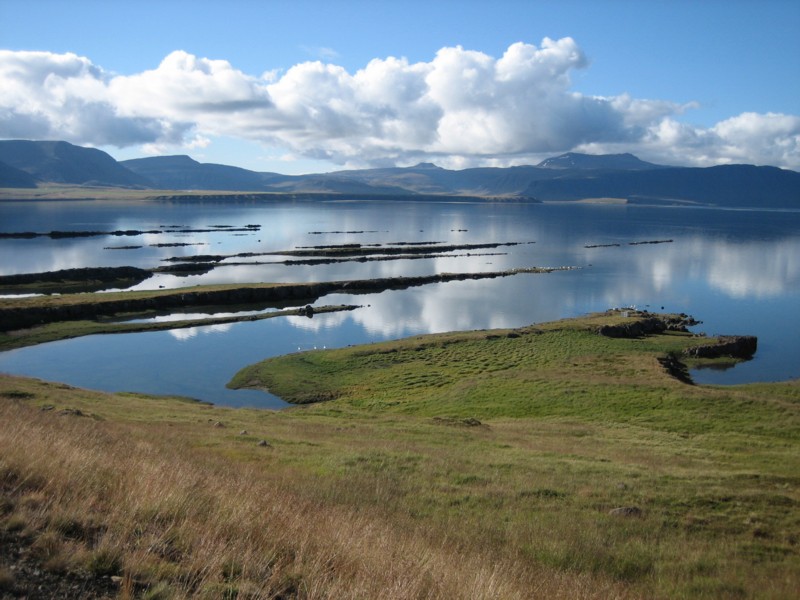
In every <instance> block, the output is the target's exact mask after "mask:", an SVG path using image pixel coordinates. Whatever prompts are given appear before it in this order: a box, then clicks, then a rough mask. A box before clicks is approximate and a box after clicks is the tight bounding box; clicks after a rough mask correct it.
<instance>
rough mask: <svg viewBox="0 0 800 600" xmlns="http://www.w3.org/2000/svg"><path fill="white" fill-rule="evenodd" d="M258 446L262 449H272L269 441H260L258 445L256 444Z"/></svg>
mask: <svg viewBox="0 0 800 600" xmlns="http://www.w3.org/2000/svg"><path fill="white" fill-rule="evenodd" d="M256 446H258V447H260V448H270V447H271V445H270V443H269V442H268V441H267V440H258V443H257V444H256Z"/></svg>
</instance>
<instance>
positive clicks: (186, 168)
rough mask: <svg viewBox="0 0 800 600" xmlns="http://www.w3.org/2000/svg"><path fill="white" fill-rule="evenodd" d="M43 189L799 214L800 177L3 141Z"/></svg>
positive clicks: (579, 160)
mask: <svg viewBox="0 0 800 600" xmlns="http://www.w3.org/2000/svg"><path fill="white" fill-rule="evenodd" d="M41 183H67V184H75V185H85V186H88V185H103V186H112V187H123V188H126V187H127V188H137V189H159V190H179V191H187V192H192V191H231V192H253V193H281V194H305V195H312V196H313V195H314V194H324V195H326V196H331V195H334V196H336V195H341V196H347V195H348V194H350V195H353V196H357V197H359V198H365V197H370V196H374V197H376V198H380V197H392V198H393V199H397V198H402V197H407V198H409V199H414V198H415V197H416V198H417V199H420V200H422V199H430V198H435V197H436V196H448V197H453V196H469V197H487V198H500V197H502V198H508V199H516V200H523V201H524V200H532V199H537V200H540V201H576V200H585V199H593V198H615V199H619V200H621V201H625V202H628V203H632V204H641V203H648V204H653V203H655V204H685V205H705V206H719V207H734V208H744V207H750V208H800V173H798V172H796V171H791V170H787V169H779V168H777V167H768V166H755V165H719V166H714V167H674V166H666V165H658V164H654V163H649V162H646V161H643V160H641V159H639V158H638V157H636V156H634V155H633V154H628V153H625V154H605V155H590V154H580V153H576V152H567V153H564V154H561V155H559V156H554V157H551V158H548V159H545V160H543V161H542V162H540V163H539V164H538V165H521V166H515V167H477V168H469V169H462V170H458V171H455V170H450V169H445V168H442V167H439V166H437V165H435V164H433V163H430V162H422V163H419V164H416V165H414V166H410V167H382V168H372V169H349V170H342V171H333V172H330V173H315V174H308V175H282V174H280V173H272V172H258V171H251V170H248V169H244V168H241V167H235V166H229V165H221V164H216V163H201V162H198V161H197V160H195V159H193V158H191V157H190V156H188V155H182V154H181V155H168V156H154V157H146V158H137V159H131V160H124V161H116V160H114V158H112V157H111V156H110V155H108V154H107V153H105V152H102V151H101V150H97V149H94V148H83V147H81V146H74V145H72V144H69V143H67V142H59V141H42V142H37V141H29V140H5V141H2V140H0V187H7V188H9V187H15V188H23V187H34V186H36V185H37V184H41Z"/></svg>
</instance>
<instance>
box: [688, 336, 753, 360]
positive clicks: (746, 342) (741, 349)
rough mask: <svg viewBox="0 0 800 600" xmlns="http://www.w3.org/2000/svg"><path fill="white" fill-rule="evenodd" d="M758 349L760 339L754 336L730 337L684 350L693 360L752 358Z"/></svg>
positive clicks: (723, 337) (722, 337)
mask: <svg viewBox="0 0 800 600" xmlns="http://www.w3.org/2000/svg"><path fill="white" fill-rule="evenodd" d="M757 348H758V338H757V337H756V336H754V335H728V336H721V337H719V338H717V343H715V344H707V345H703V346H695V347H693V348H687V349H686V350H684V354H686V355H687V356H691V357H693V358H720V357H723V356H729V357H731V358H742V359H749V358H752V356H753V354H755V353H756V349H757Z"/></svg>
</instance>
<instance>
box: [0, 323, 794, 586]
mask: <svg viewBox="0 0 800 600" xmlns="http://www.w3.org/2000/svg"><path fill="white" fill-rule="evenodd" d="M659 322H660V323H662V324H663V327H662V326H657V325H653V324H655V323H659ZM646 323H650V325H646V326H645V325H640V324H646ZM685 324H686V316H685V315H684V316H680V315H670V316H661V315H653V314H652V313H641V312H633V311H615V312H610V313H603V314H595V315H590V316H587V317H584V318H579V319H571V320H566V321H559V322H554V323H542V324H538V325H536V326H531V327H527V328H522V329H502V330H492V331H475V332H453V333H447V334H437V335H432V336H422V337H414V338H409V339H404V340H398V341H395V342H386V343H382V344H370V345H367V346H354V347H352V348H343V349H337V350H328V351H316V352H313V351H312V352H303V353H297V354H292V355H288V356H286V357H280V358H274V359H270V360H268V361H266V362H264V363H260V364H258V365H254V366H252V367H249V368H247V369H244V370H243V371H242V372H241V373H240V374H239V375H238V376H237V377H236V378H235V379H234V381H233V382H232V385H268V386H271V387H273V388H274V389H275V390H276V391H279V392H280V393H283V394H286V396H287V398H292V397H294V398H296V399H297V398H300V399H304V400H305V401H306V402H308V401H309V400H314V402H311V403H310V404H309V403H306V404H304V405H303V406H298V407H297V408H288V409H285V410H281V411H264V410H249V409H230V408H225V407H221V406H214V405H211V404H207V403H199V402H195V401H189V400H186V399H180V398H169V397H155V396H148V395H143V394H110V393H99V392H93V391H88V390H84V389H80V388H75V387H72V386H67V385H64V384H59V383H48V382H44V381H41V380H36V379H29V378H22V377H13V376H0V398H2V402H0V412H2V419H0V424H1V425H0V455H2V456H3V457H4V458H3V462H2V470H0V477H2V488H0V489H2V490H3V496H2V498H3V500H2V501H3V504H2V506H3V510H2V516H0V527H2V531H3V535H4V539H11V540H14V542H13V543H14V544H16V545H17V547H19V548H23V549H24V551H25V552H28V553H29V555H32V556H36V557H37V559H38V560H39V561H40V564H41V565H43V567H42V568H43V569H45V570H46V572H57V573H62V578H66V577H76V578H79V579H78V581H82V582H84V584H85V585H86V586H87V587H88V586H91V584H92V582H96V581H111V582H113V583H112V585H114V586H116V590H117V592H118V593H119V594H121V595H125V594H128V595H146V594H155V593H156V592H158V594H160V595H159V597H169V598H189V597H192V598H196V597H234V596H235V597H250V598H270V597H276V596H281V597H308V598H323V597H338V598H363V597H386V598H412V597H427V598H464V599H467V598H470V599H472V598H486V599H488V598H520V599H522V598H530V597H531V596H534V597H536V596H541V597H548V598H609V597H616V598H720V597H742V598H746V597H759V598H790V597H792V595H793V593H794V592H795V591H796V589H797V587H798V585H800V580H798V573H800V553H798V543H799V542H800V539H799V538H798V531H799V530H798V526H799V525H800V520H799V519H800V510H799V508H798V507H799V506H800V476H798V472H797V469H796V466H797V463H796V457H797V455H798V450H800V448H799V447H798V446H800V439H798V438H800V435H798V431H800V385H798V382H797V381H794V382H785V383H771V384H750V385H745V386H724V387H722V386H704V385H692V384H691V383H687V382H686V381H682V380H681V379H679V378H676V377H675V376H674V372H673V368H671V367H670V361H666V360H665V359H666V358H668V357H673V358H674V359H676V360H680V361H683V360H689V358H688V355H687V353H686V350H687V349H688V348H691V347H696V346H698V345H708V344H709V343H712V342H713V340H709V339H707V338H700V337H698V336H696V335H694V334H692V333H689V332H686V331H682V329H685V327H684V325H685ZM608 328H611V329H608ZM603 331H604V332H605V335H603V334H601V332H603ZM615 332H616V333H615ZM620 332H623V333H624V332H627V335H626V336H625V337H619V335H617V334H619V333H620ZM609 334H612V335H613V336H612V335H609ZM673 367H674V365H673ZM3 566H5V565H0V568H2V567H3ZM6 569H8V567H6ZM6 572H7V573H9V572H10V571H8V570H7V571H6ZM104 577H110V578H112V579H106V580H103V579H102V578H104ZM80 578H83V579H80ZM7 579H8V578H7ZM10 580H11V581H12V584H10V585H17V586H19V587H20V589H21V588H22V587H24V585H26V582H25V581H24V580H22V579H21V578H20V579H19V580H17V581H16V582H15V583H14V579H13V574H12V575H11V576H10ZM387 590H389V591H388V592H387Z"/></svg>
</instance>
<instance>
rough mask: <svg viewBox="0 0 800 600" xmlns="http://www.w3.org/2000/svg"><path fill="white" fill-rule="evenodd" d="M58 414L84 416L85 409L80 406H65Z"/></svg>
mask: <svg viewBox="0 0 800 600" xmlns="http://www.w3.org/2000/svg"><path fill="white" fill-rule="evenodd" d="M58 414H60V415H63V416H68V417H82V416H83V411H81V410H80V409H78V408H65V409H64V410H61V411H59V413H58Z"/></svg>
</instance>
